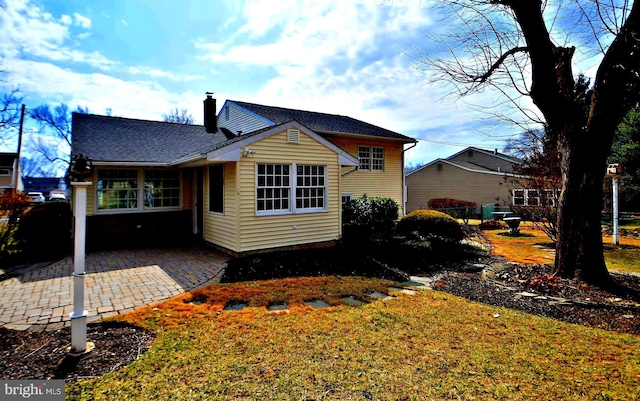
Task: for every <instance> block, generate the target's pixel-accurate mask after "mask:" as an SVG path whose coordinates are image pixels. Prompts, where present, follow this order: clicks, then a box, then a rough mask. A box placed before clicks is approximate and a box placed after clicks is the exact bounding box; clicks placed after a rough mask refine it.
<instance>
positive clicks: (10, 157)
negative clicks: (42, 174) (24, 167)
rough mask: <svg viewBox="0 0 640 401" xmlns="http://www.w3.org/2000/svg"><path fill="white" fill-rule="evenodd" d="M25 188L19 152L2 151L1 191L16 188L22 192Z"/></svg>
mask: <svg viewBox="0 0 640 401" xmlns="http://www.w3.org/2000/svg"><path fill="white" fill-rule="evenodd" d="M23 189H24V186H23V183H22V178H21V177H20V162H19V161H18V154H17V153H0V193H3V192H5V191H14V190H16V191H18V192H22V191H23Z"/></svg>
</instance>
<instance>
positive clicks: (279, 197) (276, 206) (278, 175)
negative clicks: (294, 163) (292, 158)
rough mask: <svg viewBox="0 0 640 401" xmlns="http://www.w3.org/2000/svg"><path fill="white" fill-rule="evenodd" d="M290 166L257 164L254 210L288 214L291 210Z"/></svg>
mask: <svg viewBox="0 0 640 401" xmlns="http://www.w3.org/2000/svg"><path fill="white" fill-rule="evenodd" d="M290 170H291V166H290V165H288V164H258V174H257V179H258V185H257V191H256V209H257V210H258V212H267V211H269V212H288V211H290V210H291V208H290V204H291V201H290V199H291V176H290Z"/></svg>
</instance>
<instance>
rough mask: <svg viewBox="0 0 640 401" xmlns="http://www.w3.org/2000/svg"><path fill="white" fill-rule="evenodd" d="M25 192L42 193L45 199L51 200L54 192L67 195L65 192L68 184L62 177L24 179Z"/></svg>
mask: <svg viewBox="0 0 640 401" xmlns="http://www.w3.org/2000/svg"><path fill="white" fill-rule="evenodd" d="M22 181H23V182H24V191H25V192H42V194H43V195H44V197H45V198H47V199H49V196H51V193H52V192H59V193H64V194H66V191H65V190H64V189H65V187H66V184H65V182H64V178H62V177H24V178H23V179H22Z"/></svg>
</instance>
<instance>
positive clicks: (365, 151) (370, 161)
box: [358, 146, 384, 171]
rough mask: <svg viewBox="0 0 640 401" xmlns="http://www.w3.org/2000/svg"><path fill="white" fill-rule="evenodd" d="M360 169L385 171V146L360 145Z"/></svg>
mask: <svg viewBox="0 0 640 401" xmlns="http://www.w3.org/2000/svg"><path fill="white" fill-rule="evenodd" d="M358 159H360V166H359V168H358V170H360V171H384V148H383V147H380V146H358Z"/></svg>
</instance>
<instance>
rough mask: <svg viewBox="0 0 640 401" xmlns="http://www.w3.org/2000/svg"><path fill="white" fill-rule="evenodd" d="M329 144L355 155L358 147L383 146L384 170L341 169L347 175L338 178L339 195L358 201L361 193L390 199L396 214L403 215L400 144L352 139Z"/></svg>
mask: <svg viewBox="0 0 640 401" xmlns="http://www.w3.org/2000/svg"><path fill="white" fill-rule="evenodd" d="M329 140H330V141H331V142H333V143H334V144H336V145H337V146H339V147H341V148H342V149H344V150H346V151H347V152H349V153H351V154H352V155H354V156H356V157H357V156H358V146H382V147H384V171H382V172H378V171H356V172H352V173H349V172H350V171H353V167H343V168H342V171H341V173H342V174H346V173H349V174H347V175H345V176H343V177H342V178H341V186H342V188H341V193H343V194H351V195H352V196H353V197H354V198H359V197H361V196H362V195H364V194H367V196H368V197H385V198H392V199H393V200H395V201H396V202H398V206H399V209H398V213H399V215H400V216H402V215H403V201H402V193H403V191H402V176H403V174H404V168H403V165H402V150H403V149H402V144H401V143H397V142H393V141H380V140H365V139H363V140H360V139H353V138H339V137H331V138H329Z"/></svg>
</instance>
